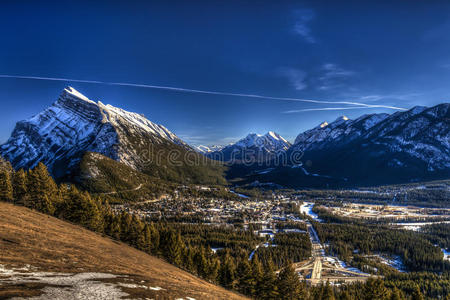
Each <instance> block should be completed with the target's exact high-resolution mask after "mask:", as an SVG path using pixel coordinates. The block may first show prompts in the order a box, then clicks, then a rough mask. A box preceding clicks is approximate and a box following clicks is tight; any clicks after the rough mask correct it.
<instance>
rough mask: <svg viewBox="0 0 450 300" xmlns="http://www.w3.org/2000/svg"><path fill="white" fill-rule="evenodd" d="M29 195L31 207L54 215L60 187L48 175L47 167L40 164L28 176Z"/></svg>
mask: <svg viewBox="0 0 450 300" xmlns="http://www.w3.org/2000/svg"><path fill="white" fill-rule="evenodd" d="M28 179H29V180H28V187H27V188H28V194H29V196H30V207H31V208H34V209H37V210H39V211H41V212H44V213H48V214H53V213H54V211H55V207H54V205H53V204H54V203H57V202H59V199H57V198H58V187H57V185H56V183H55V181H54V180H53V178H52V177H51V176H50V174H49V173H48V170H47V167H46V166H45V165H44V164H43V163H39V164H38V165H37V166H36V167H35V168H34V169H33V170H31V171H30V172H29V176H28Z"/></svg>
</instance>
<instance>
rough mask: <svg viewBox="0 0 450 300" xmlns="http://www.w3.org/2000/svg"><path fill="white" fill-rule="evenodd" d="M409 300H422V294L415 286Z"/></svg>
mask: <svg viewBox="0 0 450 300" xmlns="http://www.w3.org/2000/svg"><path fill="white" fill-rule="evenodd" d="M411 300H424V297H423V295H422V292H421V291H420V288H419V286H418V285H417V284H415V286H414V291H413V293H412V296H411Z"/></svg>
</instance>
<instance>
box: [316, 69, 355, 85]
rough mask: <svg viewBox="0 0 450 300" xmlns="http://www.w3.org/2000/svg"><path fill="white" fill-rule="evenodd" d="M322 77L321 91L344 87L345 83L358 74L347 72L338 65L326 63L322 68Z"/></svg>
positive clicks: (320, 78)
mask: <svg viewBox="0 0 450 300" xmlns="http://www.w3.org/2000/svg"><path fill="white" fill-rule="evenodd" d="M321 71H322V73H323V74H322V76H320V77H319V82H320V85H319V87H318V89H319V90H330V89H333V88H337V87H340V86H342V85H343V82H344V81H345V80H346V79H348V78H349V77H352V76H354V75H355V74H356V72H354V71H350V70H346V69H344V68H342V67H340V66H338V65H337V64H332V63H326V64H324V65H323V66H322V70H321Z"/></svg>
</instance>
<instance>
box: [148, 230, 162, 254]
mask: <svg viewBox="0 0 450 300" xmlns="http://www.w3.org/2000/svg"><path fill="white" fill-rule="evenodd" d="M150 236H151V251H152V253H155V254H156V253H158V251H159V239H160V236H159V231H158V229H156V227H155V225H154V224H153V223H151V224H150Z"/></svg>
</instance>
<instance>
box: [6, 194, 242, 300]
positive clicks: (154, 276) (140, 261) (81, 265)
mask: <svg viewBox="0 0 450 300" xmlns="http://www.w3.org/2000/svg"><path fill="white" fill-rule="evenodd" d="M27 265H31V267H28V269H30V268H32V269H33V270H34V268H36V271H46V272H65V273H87V272H102V273H108V274H115V275H118V277H116V278H111V279H107V280H105V279H101V280H100V281H106V282H108V284H118V286H119V287H120V289H121V290H122V292H124V293H127V294H128V295H131V297H132V298H135V297H141V298H154V299H166V298H171V299H174V298H185V299H186V297H191V298H195V299H243V298H244V297H241V296H239V295H237V294H235V293H232V292H229V291H226V290H224V289H222V288H220V287H217V286H215V285H212V284H210V283H207V282H206V281H203V280H201V279H199V278H197V277H195V276H193V275H191V274H189V273H187V272H184V271H182V270H180V269H178V268H176V267H174V266H172V265H170V264H168V263H166V262H164V261H162V260H160V259H158V258H155V257H153V256H150V255H148V254H145V253H144V252H141V251H138V250H136V249H134V248H131V247H129V246H126V245H125V244H122V243H119V242H117V241H114V240H111V239H109V238H106V237H102V236H100V235H98V234H96V233H93V232H91V231H88V230H86V229H84V228H82V227H80V226H75V225H72V224H70V223H67V222H63V221H61V220H59V219H56V218H54V217H50V216H48V215H44V214H41V213H38V212H36V211H33V210H30V209H28V208H25V207H20V206H15V205H12V204H8V203H4V202H0V298H1V299H3V298H5V297H13V296H26V295H28V296H30V295H39V294H42V293H43V291H42V288H49V287H51V285H50V284H42V283H39V282H36V283H28V284H19V283H18V282H17V280H16V281H15V282H7V281H5V280H2V279H4V278H5V277H6V278H7V277H8V274H7V272H6V271H5V269H6V270H8V269H9V270H11V269H13V268H23V267H25V266H27ZM2 270H3V272H2ZM2 273H3V274H2ZM56 287H57V288H58V286H56ZM133 287H134V288H133ZM150 287H153V288H154V287H158V288H160V289H158V290H155V289H150ZM61 288H62V287H61ZM69 288H70V287H69Z"/></svg>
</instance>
